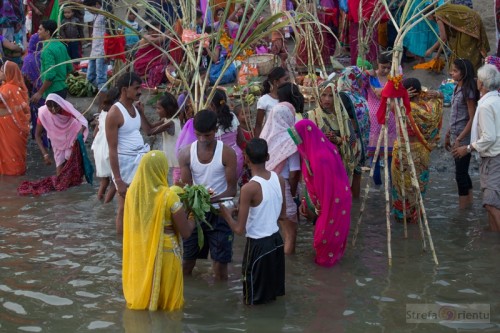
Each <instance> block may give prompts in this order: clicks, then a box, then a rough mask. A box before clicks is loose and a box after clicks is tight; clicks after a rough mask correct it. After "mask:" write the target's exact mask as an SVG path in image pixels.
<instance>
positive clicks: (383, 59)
mask: <svg viewBox="0 0 500 333" xmlns="http://www.w3.org/2000/svg"><path fill="white" fill-rule="evenodd" d="M377 63H379V64H384V65H385V64H390V63H392V55H391V53H390V52H380V54H379V55H378V57H377Z"/></svg>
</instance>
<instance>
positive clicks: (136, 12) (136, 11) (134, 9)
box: [128, 6, 139, 16]
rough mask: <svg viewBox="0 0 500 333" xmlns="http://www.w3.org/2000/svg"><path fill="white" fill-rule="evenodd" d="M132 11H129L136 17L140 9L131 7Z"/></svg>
mask: <svg viewBox="0 0 500 333" xmlns="http://www.w3.org/2000/svg"><path fill="white" fill-rule="evenodd" d="M130 9H131V10H129V11H128V13H129V14H132V15H135V16H137V15H139V8H137V7H134V6H132V7H130ZM132 11H133V12H132Z"/></svg>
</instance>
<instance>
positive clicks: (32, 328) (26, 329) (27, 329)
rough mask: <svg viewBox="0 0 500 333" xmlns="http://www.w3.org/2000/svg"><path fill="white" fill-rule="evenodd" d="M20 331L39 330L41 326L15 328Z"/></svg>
mask: <svg viewBox="0 0 500 333" xmlns="http://www.w3.org/2000/svg"><path fill="white" fill-rule="evenodd" d="M17 329H18V330H20V331H24V332H41V331H42V328H41V327H38V326H20V327H18V328H17Z"/></svg>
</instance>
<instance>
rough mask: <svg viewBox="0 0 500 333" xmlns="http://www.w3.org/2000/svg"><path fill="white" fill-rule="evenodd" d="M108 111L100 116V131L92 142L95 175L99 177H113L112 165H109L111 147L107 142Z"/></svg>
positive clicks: (102, 112)
mask: <svg viewBox="0 0 500 333" xmlns="http://www.w3.org/2000/svg"><path fill="white" fill-rule="evenodd" d="M107 115H108V112H107V111H104V110H102V111H101V113H100V114H99V119H98V121H99V131H98V132H97V134H96V136H95V138H94V141H93V142H92V147H91V149H92V151H93V152H94V161H95V173H96V176H97V177H111V164H110V163H109V146H108V140H106V117H107Z"/></svg>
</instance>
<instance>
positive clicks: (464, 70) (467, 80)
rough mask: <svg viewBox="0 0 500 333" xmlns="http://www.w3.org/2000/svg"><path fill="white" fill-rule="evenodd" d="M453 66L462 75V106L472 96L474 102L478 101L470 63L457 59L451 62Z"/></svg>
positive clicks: (467, 60) (477, 92) (472, 67)
mask: <svg viewBox="0 0 500 333" xmlns="http://www.w3.org/2000/svg"><path fill="white" fill-rule="evenodd" d="M453 65H455V67H456V68H457V69H458V70H459V71H460V74H462V78H461V81H462V96H463V102H464V104H467V100H468V99H469V98H470V96H471V95H473V96H474V97H473V99H474V101H476V102H477V101H478V100H479V91H478V90H477V83H476V80H475V78H474V77H475V74H476V72H475V71H474V65H472V62H470V60H469V59H462V58H457V59H455V60H454V61H453Z"/></svg>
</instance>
